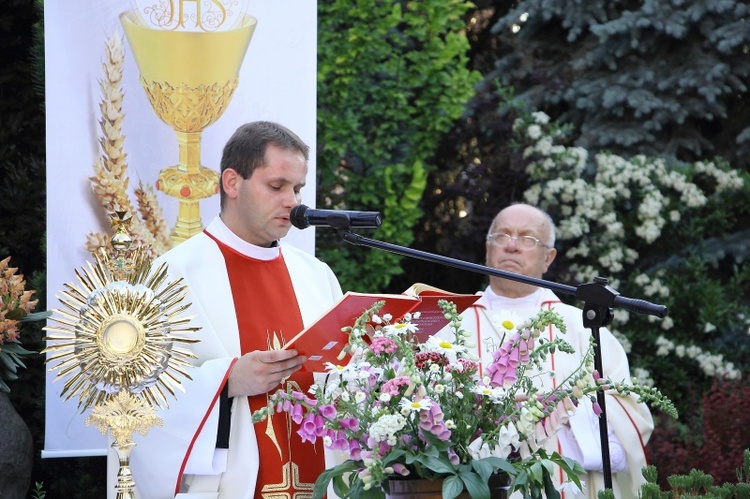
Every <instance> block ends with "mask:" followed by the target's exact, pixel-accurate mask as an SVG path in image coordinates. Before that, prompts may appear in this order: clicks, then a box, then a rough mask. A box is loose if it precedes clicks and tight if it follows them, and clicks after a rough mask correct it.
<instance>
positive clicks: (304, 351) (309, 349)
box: [282, 284, 479, 372]
mask: <svg viewBox="0 0 750 499" xmlns="http://www.w3.org/2000/svg"><path fill="white" fill-rule="evenodd" d="M415 286H417V287H415ZM415 286H412V287H411V288H409V289H408V290H407V291H406V292H404V293H403V294H400V295H393V294H368V293H355V292H352V291H349V292H348V293H346V294H345V295H344V296H343V297H342V298H341V300H339V302H338V303H337V304H336V305H334V306H333V307H331V308H330V309H329V310H328V311H327V312H326V313H325V314H323V315H322V316H321V317H320V319H318V320H317V321H316V322H315V323H314V324H312V325H310V326H308V327H307V328H305V329H304V330H302V331H301V332H300V333H299V334H297V335H296V336H295V337H294V338H292V339H290V340H288V341H287V342H286V344H285V345H284V346H283V347H282V348H284V349H289V348H294V349H296V350H297V351H298V352H299V353H300V354H301V355H305V356H306V357H307V358H308V360H307V362H305V363H304V364H303V366H302V369H303V370H306V371H312V372H325V365H326V363H328V362H330V363H331V364H334V365H345V364H346V363H347V362H349V354H348V353H347V354H344V355H341V353H342V350H343V348H344V346H346V344H347V343H348V342H349V335H348V334H347V333H346V332H344V331H342V328H345V327H347V326H353V325H354V321H356V320H357V318H359V316H360V315H362V313H363V312H365V311H366V310H367V309H369V308H370V307H372V306H373V305H374V304H375V302H377V301H380V300H384V301H385V304H384V305H383V307H382V308H381V309H380V310H379V312H378V314H379V315H380V316H384V315H386V314H390V315H391V317H392V319H391V323H395V322H397V321H399V320H401V319H402V318H403V317H404V316H405V315H406V314H407V313H412V315H413V314H414V313H416V312H419V317H418V318H412V323H414V324H416V325H417V332H416V333H415V335H414V336H415V339H416V340H417V341H420V342H423V341H425V340H426V339H427V338H429V337H430V336H431V335H433V334H435V333H436V332H438V331H439V330H440V329H442V328H443V327H445V325H446V324H448V319H446V318H445V315H444V314H443V310H442V309H441V308H440V306H439V305H438V300H442V299H446V300H450V301H452V302H454V303H455V304H456V307H457V309H458V313H459V314H460V313H461V312H463V311H464V310H465V309H466V308H468V307H469V306H470V305H471V304H472V303H474V302H475V301H476V300H478V299H479V295H460V294H455V293H450V292H448V291H443V290H441V289H438V288H434V287H432V286H427V285H424V284H419V285H415ZM340 357H341V358H340Z"/></svg>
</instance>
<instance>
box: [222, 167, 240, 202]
mask: <svg viewBox="0 0 750 499" xmlns="http://www.w3.org/2000/svg"><path fill="white" fill-rule="evenodd" d="M240 181H242V177H241V176H240V174H239V173H237V170H235V169H234V168H227V169H226V170H224V171H223V172H221V187H222V189H224V193H225V194H226V195H227V197H229V198H232V199H235V198H236V197H237V191H238V190H239V187H240V186H239V184H240Z"/></svg>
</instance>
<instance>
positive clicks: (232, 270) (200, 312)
mask: <svg viewBox="0 0 750 499" xmlns="http://www.w3.org/2000/svg"><path fill="white" fill-rule="evenodd" d="M307 161H308V147H307V146H306V145H305V144H304V143H303V142H302V141H301V140H300V139H299V137H297V136H296V135H295V134H294V133H293V132H291V131H290V130H288V129H286V128H285V127H283V126H281V125H278V124H275V123H270V122H255V123H249V124H246V125H243V126H242V127H240V128H239V129H238V130H237V131H236V132H235V133H234V135H233V136H232V137H231V138H230V140H229V141H228V142H227V144H226V146H225V147H224V151H223V155H222V159H221V213H220V215H219V216H218V217H216V218H215V219H214V220H213V221H212V222H211V223H210V224H209V225H208V227H207V228H206V229H205V230H204V231H203V232H202V233H200V234H197V235H195V236H193V237H191V238H190V239H188V240H187V241H185V242H183V243H181V244H180V245H178V246H177V247H175V248H174V249H172V250H171V251H169V252H167V253H166V254H165V255H163V256H162V257H161V258H159V259H158V260H157V261H155V262H154V265H153V268H154V269H156V268H158V266H159V265H160V264H161V263H162V262H166V263H167V264H168V272H169V279H170V280H174V279H178V278H183V279H184V282H185V283H186V284H187V285H188V295H187V297H186V298H185V302H186V303H190V304H191V306H190V310H189V311H188V312H187V314H188V315H194V316H195V318H194V319H193V321H194V323H195V325H196V326H199V327H200V328H201V329H200V331H198V333H197V338H198V339H200V343H197V344H196V345H195V346H194V347H193V350H194V352H195V353H196V355H197V356H198V360H197V361H196V362H195V367H194V368H193V369H191V370H189V375H190V377H191V378H192V379H191V380H185V381H184V383H183V385H184V388H185V393H178V394H177V397H176V400H174V401H170V407H169V409H168V410H164V411H160V413H159V417H161V418H162V419H163V422H164V424H163V426H162V427H156V428H153V429H151V430H150V431H149V433H148V435H147V436H146V437H145V438H136V443H137V445H136V447H135V448H134V450H133V452H132V456H131V468H132V471H133V476H134V479H135V481H136V487H137V495H138V497H140V498H142V499H167V498H169V499H171V498H173V497H180V498H185V499H187V498H194V499H199V498H200V499H208V498H227V499H243V498H247V499H250V498H259V499H273V498H290V499H291V498H294V499H304V498H309V497H312V486H313V483H314V482H315V479H316V478H317V477H318V475H319V474H320V473H321V472H322V471H323V470H324V469H325V461H324V459H325V453H324V450H323V446H322V444H320V443H318V444H317V445H313V444H312V443H310V442H306V443H303V442H302V441H301V439H300V438H299V436H298V435H297V433H296V431H295V429H294V428H292V426H291V422H290V421H289V419H288V416H287V415H286V414H285V413H281V414H277V415H276V416H275V417H273V418H272V419H271V420H269V421H263V422H262V423H258V424H256V425H253V423H252V422H251V412H252V411H253V410H256V409H258V408H260V407H263V406H265V405H266V401H267V399H266V397H267V394H268V392H273V391H275V390H276V389H278V388H280V387H281V383H293V384H295V385H296V386H298V387H299V389H300V390H302V391H307V388H309V386H310V384H311V383H312V381H313V378H312V376H313V375H312V373H308V372H301V371H299V369H300V367H301V365H302V363H303V362H304V361H305V360H306V359H305V357H303V356H300V355H297V352H296V351H294V350H273V349H269V346H271V345H273V338H274V337H276V338H279V339H282V341H283V339H284V338H286V339H289V338H292V337H293V336H294V335H296V334H297V333H298V332H299V331H301V330H302V329H303V328H304V327H305V326H306V325H309V324H310V323H312V322H314V321H315V319H317V318H318V317H319V316H320V315H322V314H323V312H325V311H326V310H328V309H329V308H330V307H331V306H333V304H334V303H336V302H337V301H338V299H339V298H340V297H341V294H342V293H341V287H340V286H339V283H338V281H337V279H336V277H335V276H334V274H333V272H332V271H331V270H330V268H329V267H328V265H326V264H324V263H323V262H321V261H320V260H318V259H316V258H315V257H314V256H312V255H310V254H308V253H306V252H303V251H301V250H299V249H297V248H295V247H293V246H291V245H288V244H284V243H283V242H281V239H282V238H283V237H284V236H285V235H286V234H287V232H288V231H289V229H290V227H291V223H290V220H289V213H290V211H291V209H292V208H294V207H295V206H297V205H298V204H300V201H301V199H300V190H301V189H302V187H304V185H305V179H306V176H307ZM109 461H110V464H109V472H110V480H109V483H110V484H114V483H115V482H116V479H115V478H114V477H113V474H114V473H116V472H117V468H118V465H117V460H116V458H112V456H110V459H109ZM110 489H113V487H110ZM111 492H112V493H113V494H112V495H111V496H112V497H114V491H113V490H111Z"/></svg>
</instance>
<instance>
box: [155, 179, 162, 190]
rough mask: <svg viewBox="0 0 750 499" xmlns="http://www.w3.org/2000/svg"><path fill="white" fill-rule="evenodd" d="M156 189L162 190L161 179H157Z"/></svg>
mask: <svg viewBox="0 0 750 499" xmlns="http://www.w3.org/2000/svg"><path fill="white" fill-rule="evenodd" d="M156 190H157V191H160V190H161V180H157V181H156Z"/></svg>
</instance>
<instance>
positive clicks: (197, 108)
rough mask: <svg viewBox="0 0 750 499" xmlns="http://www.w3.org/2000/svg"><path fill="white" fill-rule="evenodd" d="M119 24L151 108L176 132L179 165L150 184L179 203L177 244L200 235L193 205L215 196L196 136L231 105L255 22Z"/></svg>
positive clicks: (126, 16) (128, 18) (130, 20)
mask: <svg viewBox="0 0 750 499" xmlns="http://www.w3.org/2000/svg"><path fill="white" fill-rule="evenodd" d="M120 22H121V23H122V26H123V28H124V30H125V35H126V36H127V39H128V42H129V44H130V47H131V49H132V50H133V55H134V56H135V61H136V63H137V65H138V70H139V71H140V74H141V78H140V81H141V85H143V88H144V89H145V90H146V95H147V96H148V100H149V102H150V103H151V107H153V109H154V111H155V112H156V115H157V116H158V117H159V118H161V120H162V121H163V122H164V123H166V124H167V125H169V126H171V127H172V128H173V129H174V130H175V132H177V142H178V143H179V147H180V155H179V161H180V162H179V164H178V165H175V166H171V167H168V168H165V169H163V170H161V171H160V172H159V179H158V181H157V183H156V188H157V189H159V190H160V191H162V192H164V193H165V194H168V195H170V196H172V197H175V198H177V199H178V200H179V203H180V204H179V211H178V215H177V222H176V224H175V227H174V229H173V230H172V240H173V241H174V242H175V244H177V243H180V242H182V241H185V240H186V239H188V238H189V237H190V236H192V235H194V234H197V233H198V232H200V231H201V230H203V225H202V223H201V216H200V204H199V201H200V200H201V199H203V198H206V197H209V196H212V195H214V194H216V193H218V192H219V173H218V172H217V171H215V170H211V169H209V168H206V167H204V166H202V165H201V133H202V132H203V129H205V128H206V127H207V126H209V125H211V124H212V123H214V122H215V121H216V120H217V119H219V116H221V115H222V113H223V112H224V111H225V110H226V108H227V105H228V104H229V101H230V100H231V99H232V95H233V94H234V91H235V89H236V88H237V85H238V82H239V70H240V67H241V66H242V60H243V59H244V58H245V53H246V52H247V47H248V46H249V45H250V39H251V38H252V36H253V32H254V31H255V26H256V25H257V19H255V18H254V17H252V16H249V15H246V14H244V15H242V19H241V20H240V22H239V23H238V27H236V28H233V29H228V30H226V31H212V32H205V31H169V30H163V29H154V28H150V27H148V26H146V25H145V24H144V23H143V21H142V20H141V18H140V16H139V14H138V12H137V11H134V10H131V11H127V12H124V13H122V14H121V15H120Z"/></svg>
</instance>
